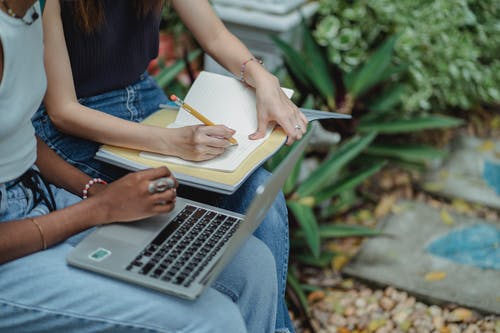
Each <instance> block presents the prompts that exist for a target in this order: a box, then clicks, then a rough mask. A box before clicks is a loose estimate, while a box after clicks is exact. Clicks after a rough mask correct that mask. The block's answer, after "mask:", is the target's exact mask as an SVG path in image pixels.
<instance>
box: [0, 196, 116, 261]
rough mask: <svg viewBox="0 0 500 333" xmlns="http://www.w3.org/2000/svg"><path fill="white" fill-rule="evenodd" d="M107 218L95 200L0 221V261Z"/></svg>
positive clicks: (79, 230)
mask: <svg viewBox="0 0 500 333" xmlns="http://www.w3.org/2000/svg"><path fill="white" fill-rule="evenodd" d="M104 222H106V216H105V211H104V210H103V209H102V208H101V207H98V201H97V200H93V199H88V200H85V201H83V202H81V203H79V204H77V205H73V206H70V207H68V208H65V209H62V210H58V211H55V212H53V213H50V214H47V215H43V216H39V217H36V218H35V222H33V221H31V219H24V220H18V221H9V222H2V223H0V263H3V262H6V261H9V260H13V259H16V258H20V257H23V256H25V255H28V254H30V253H33V252H36V251H39V250H41V249H43V247H44V245H46V246H47V247H50V246H52V245H54V244H57V243H59V242H61V241H63V240H65V239H67V238H68V237H70V236H72V235H74V234H77V233H79V232H81V231H83V230H86V229H88V228H90V227H92V226H95V225H98V224H101V223H104ZM37 224H38V226H39V227H40V229H39V228H38V226H37Z"/></svg>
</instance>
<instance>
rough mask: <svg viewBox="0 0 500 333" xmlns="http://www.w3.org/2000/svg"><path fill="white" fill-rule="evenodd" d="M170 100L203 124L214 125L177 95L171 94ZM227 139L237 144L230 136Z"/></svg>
mask: <svg viewBox="0 0 500 333" xmlns="http://www.w3.org/2000/svg"><path fill="white" fill-rule="evenodd" d="M170 100H171V101H172V102H174V103H175V104H177V105H179V106H180V107H182V108H184V110H186V111H187V112H189V113H190V114H192V115H193V116H194V117H196V119H198V120H199V121H201V122H202V123H203V124H205V125H207V126H214V125H215V124H214V123H213V122H212V121H211V120H210V119H208V118H207V117H205V116H204V115H202V114H201V113H199V112H198V111H196V110H195V109H194V108H193V107H192V106H191V105H189V104H187V103H185V102H184V101H183V100H182V99H180V98H179V97H177V96H175V95H171V96H170ZM228 141H229V142H231V143H232V144H233V145H237V144H238V141H236V139H235V138H232V137H231V138H229V139H228Z"/></svg>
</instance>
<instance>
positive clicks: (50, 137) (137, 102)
mask: <svg viewBox="0 0 500 333" xmlns="http://www.w3.org/2000/svg"><path fill="white" fill-rule="evenodd" d="M79 101H80V103H81V104H82V105H85V106H88V107H90V108H93V109H96V110H100V111H102V112H106V113H108V114H111V115H114V116H116V117H119V118H122V119H126V120H130V121H135V122H140V121H143V120H144V119H145V118H146V117H148V116H149V115H151V114H152V113H154V112H156V111H158V109H159V105H160V104H166V103H168V98H167V97H166V96H165V93H164V92H163V90H162V89H161V88H160V87H159V86H158V85H157V84H156V82H155V81H154V79H153V78H151V77H150V76H149V75H147V74H143V75H141V77H140V79H139V80H138V81H137V82H136V83H134V84H132V85H130V86H127V87H125V88H123V89H118V90H113V91H110V92H107V93H104V94H101V95H97V96H92V97H88V98H81V99H80V100H79ZM33 124H34V126H35V130H36V133H37V135H38V136H39V137H40V138H41V139H42V140H44V141H45V142H46V143H47V144H48V145H49V146H50V147H51V148H52V149H53V150H55V151H56V152H57V153H58V154H59V155H60V156H62V157H63V158H64V159H65V160H66V161H68V162H69V163H71V164H73V165H74V166H76V167H78V168H79V169H80V170H82V171H83V172H85V173H87V174H88V175H91V176H92V177H100V178H102V179H105V180H107V181H112V180H114V179H117V178H119V177H120V176H122V175H123V174H125V173H126V172H127V171H126V170H123V169H121V168H118V167H115V166H112V165H110V164H107V163H104V162H100V161H98V160H95V159H94V156H95V154H96V152H97V150H98V149H99V144H97V143H95V142H92V141H88V140H84V139H80V138H77V137H74V136H71V135H67V134H64V133H62V132H60V131H58V130H57V129H56V128H55V126H54V125H53V124H52V122H51V120H50V118H49V116H48V115H47V112H46V110H45V109H44V107H43V106H42V107H40V109H39V110H38V111H37V113H36V114H35V116H34V117H33ZM267 176H268V172H267V171H266V170H265V169H264V168H260V169H258V170H257V171H255V172H254V174H253V175H252V176H251V177H250V178H249V179H248V180H247V181H246V182H245V183H244V184H243V185H242V186H241V188H240V189H239V190H238V191H237V192H236V193H234V194H233V195H230V196H227V195H220V196H217V198H215V199H214V200H215V201H212V202H211V203H212V204H215V205H219V206H221V207H224V208H226V209H228V210H232V211H236V212H239V213H243V212H245V210H246V208H247V206H248V204H249V203H250V201H251V200H252V198H253V195H254V193H255V189H256V188H257V187H258V186H259V184H261V183H262V182H263V181H264V180H265V178H266V177H267ZM199 193H200V191H199V190H198V189H194V188H190V187H186V186H181V188H180V189H179V195H180V196H182V197H185V198H190V199H194V200H197V201H204V202H206V201H207V200H206V198H207V197H209V198H211V197H214V196H216V195H215V194H214V193H209V194H206V195H198V194H199ZM255 236H256V237H257V238H259V239H260V240H262V241H263V242H264V243H265V244H266V245H267V246H268V247H269V249H270V250H271V252H272V253H273V256H274V259H275V261H276V267H277V276H278V295H279V296H278V309H277V316H276V328H277V331H278V332H287V331H290V332H293V331H294V329H293V324H292V322H291V320H290V316H289V314H288V309H287V306H286V303H285V291H286V276H287V271H288V255H289V238H288V213H287V208H286V203H285V199H284V196H283V194H280V195H279V196H278V197H277V198H276V200H275V201H274V203H273V205H272V206H271V208H270V210H269V212H268V214H267V215H266V217H265V219H264V221H263V222H262V224H261V226H260V227H259V228H258V229H257V231H256V232H255Z"/></svg>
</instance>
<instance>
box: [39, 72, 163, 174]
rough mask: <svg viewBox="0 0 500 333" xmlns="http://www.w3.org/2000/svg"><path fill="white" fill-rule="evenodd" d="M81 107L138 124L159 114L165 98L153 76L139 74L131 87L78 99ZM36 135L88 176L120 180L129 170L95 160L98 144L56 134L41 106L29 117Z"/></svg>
mask: <svg viewBox="0 0 500 333" xmlns="http://www.w3.org/2000/svg"><path fill="white" fill-rule="evenodd" d="M79 102H80V104H82V105H84V106H87V107H89V108H92V109H96V110H99V111H102V112H104V113H107V114H109V115H112V116H115V117H118V118H121V119H125V120H129V121H134V122H141V121H142V120H144V119H145V118H146V117H148V116H149V115H151V114H152V113H154V112H156V111H158V109H159V105H160V104H165V103H168V98H167V97H166V96H165V94H164V92H163V90H162V89H161V88H160V87H159V86H158V84H157V83H156V82H155V81H154V79H153V78H152V77H150V76H149V75H147V74H143V75H141V77H140V79H139V80H138V81H137V82H135V83H134V84H132V85H130V86H127V87H125V88H122V89H117V90H113V91H110V92H106V93H103V94H100V95H96V96H92V97H86V98H81V99H79ZM32 122H33V125H34V127H35V131H36V134H37V135H38V136H39V137H40V138H41V139H42V140H43V141H44V142H46V143H47V144H48V145H49V147H50V148H52V149H53V150H54V151H55V152H56V153H57V154H58V155H59V156H61V157H62V158H64V159H65V160H66V161H67V162H69V163H70V164H72V165H74V166H75V167H77V168H78V169H80V170H81V171H83V172H85V173H86V174H88V175H89V176H91V177H100V178H102V179H104V180H106V181H113V180H115V179H117V178H120V177H121V176H123V175H124V174H126V173H127V172H128V171H127V170H124V169H122V168H119V167H116V166H113V165H111V164H108V163H104V162H101V161H98V160H96V159H94V156H95V154H96V153H97V150H98V149H99V146H100V145H101V144H100V143H97V142H93V141H89V140H85V139H82V138H79V137H75V136H72V135H69V134H66V133H63V132H61V131H59V130H58V129H57V128H56V127H55V126H54V124H53V123H52V121H51V120H50V117H49V115H48V114H47V111H46V109H45V107H44V106H43V105H42V106H40V108H39V109H38V110H37V112H36V113H35V115H34V116H33V118H32Z"/></svg>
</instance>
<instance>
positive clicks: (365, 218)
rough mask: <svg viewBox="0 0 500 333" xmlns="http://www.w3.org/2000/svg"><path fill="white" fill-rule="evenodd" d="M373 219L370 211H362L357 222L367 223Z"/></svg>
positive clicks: (357, 215)
mask: <svg viewBox="0 0 500 333" xmlns="http://www.w3.org/2000/svg"><path fill="white" fill-rule="evenodd" d="M372 219H373V214H372V212H371V211H370V210H369V209H360V210H359V212H358V213H357V214H356V220H357V221H358V222H365V221H369V220H372Z"/></svg>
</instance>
